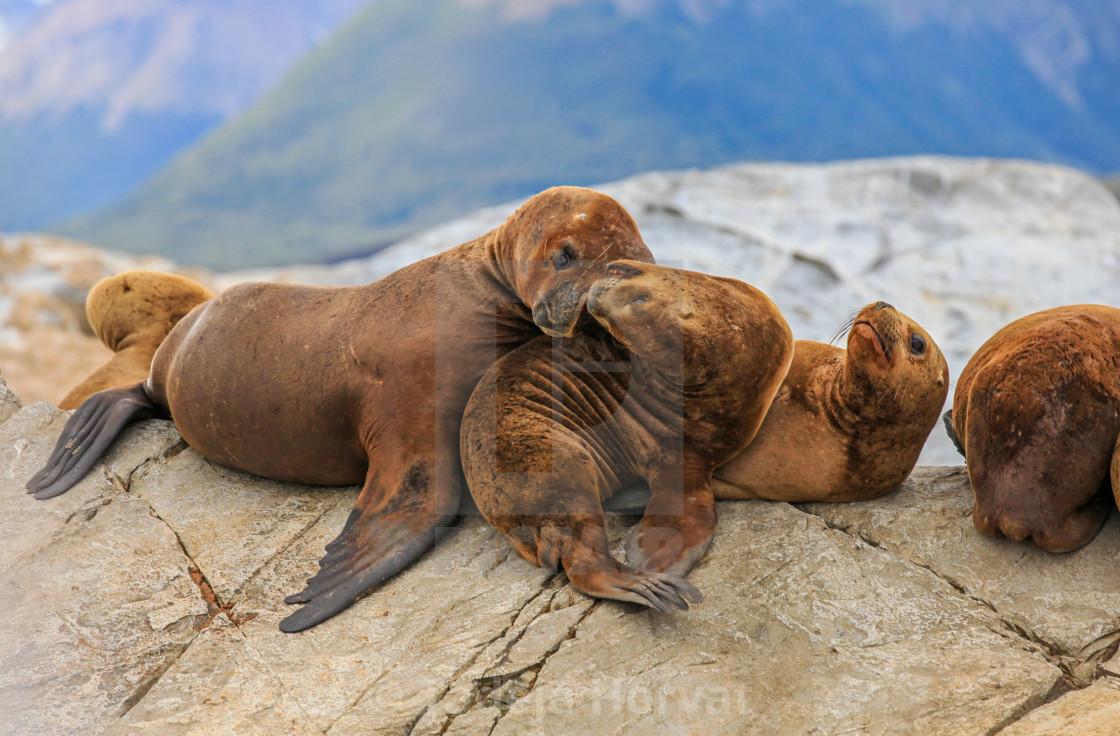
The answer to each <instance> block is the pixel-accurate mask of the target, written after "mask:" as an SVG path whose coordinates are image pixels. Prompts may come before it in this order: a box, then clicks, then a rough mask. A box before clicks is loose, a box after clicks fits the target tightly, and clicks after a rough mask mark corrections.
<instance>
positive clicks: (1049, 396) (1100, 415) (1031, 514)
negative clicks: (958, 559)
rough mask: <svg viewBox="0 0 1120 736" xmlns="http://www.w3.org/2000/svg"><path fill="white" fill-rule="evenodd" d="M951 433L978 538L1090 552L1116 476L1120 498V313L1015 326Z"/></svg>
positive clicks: (973, 377) (988, 353) (975, 377)
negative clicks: (970, 493)
mask: <svg viewBox="0 0 1120 736" xmlns="http://www.w3.org/2000/svg"><path fill="white" fill-rule="evenodd" d="M945 424H946V428H947V429H948V431H949V436H950V437H951V438H952V439H953V441H954V442H955V443H956V444H957V448H958V449H960V450H961V453H962V454H963V455H964V456H965V463H966V465H967V467H968V477H969V480H970V481H971V482H972V489H973V491H974V492H975V494H976V505H975V507H974V508H973V512H972V522H973V524H974V525H975V526H976V528H977V529H979V530H980V531H982V532H984V533H985V534H992V535H999V534H1003V535H1005V536H1007V537H1010V538H1011V539H1015V540H1023V539H1027V538H1028V537H1029V538H1030V540H1031V541H1032V542H1033V543H1034V545H1035V546H1036V547H1040V548H1042V549H1045V550H1049V551H1051V552H1068V551H1070V550H1074V549H1077V548H1078V547H1081V546H1082V545H1084V544H1085V543H1087V542H1088V541H1089V540H1091V539H1092V538H1093V537H1094V536H1096V534H1097V532H1098V531H1099V530H1100V528H1101V526H1102V525H1103V524H1104V522H1105V520H1106V519H1107V518H1108V514H1109V511H1110V510H1111V508H1112V502H1111V501H1110V500H1109V499H1108V498H1107V496H1104V495H1103V494H1102V493H1101V492H1107V491H1108V489H1109V475H1110V473H1111V487H1112V491H1113V492H1114V493H1120V447H1118V444H1117V440H1118V437H1120V309H1115V308H1113V307H1105V306H1099V305H1084V304H1083V305H1078V306H1069V307H1058V308H1056V309H1048V310H1046V311H1043V312H1037V313H1035V314H1032V315H1029V316H1027V317H1023V318H1022V319H1018V320H1015V321H1014V322H1012V323H1011V324H1009V325H1007V326H1006V327H1004V328H1003V329H1001V330H1000V331H999V332H997V333H996V334H995V335H993V336H992V337H991V338H990V339H989V340H988V341H987V342H986V343H984V344H983V345H982V346H981V347H980V349H979V350H977V351H976V354H975V355H973V356H972V358H971V359H970V360H969V361H968V365H966V366H965V368H964V371H962V372H961V377H960V381H959V382H958V383H957V389H956V393H955V394H954V397H953V409H952V411H950V412H947V413H946V415H945ZM1110 468H1111V469H1110Z"/></svg>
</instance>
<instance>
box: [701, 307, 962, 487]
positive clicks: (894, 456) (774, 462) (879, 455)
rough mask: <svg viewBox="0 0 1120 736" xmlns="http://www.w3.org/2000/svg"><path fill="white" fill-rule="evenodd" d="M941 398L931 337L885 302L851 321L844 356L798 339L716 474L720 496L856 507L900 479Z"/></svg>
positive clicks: (942, 381) (943, 367)
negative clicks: (744, 437)
mask: <svg viewBox="0 0 1120 736" xmlns="http://www.w3.org/2000/svg"><path fill="white" fill-rule="evenodd" d="M948 392H949V368H948V365H947V364H946V362H945V357H944V356H943V355H942V354H941V350H940V349H938V347H937V344H936V343H935V342H934V341H933V338H931V337H930V336H929V333H927V332H926V331H925V330H924V329H922V327H921V326H920V325H918V323H917V322H915V321H914V320H912V319H910V318H909V317H907V316H906V315H905V314H903V313H902V312H899V311H898V310H896V309H895V308H894V307H892V306H891V305H890V304H887V303H886V302H876V303H874V304H869V305H867V306H866V307H864V308H863V309H861V310H860V311H859V313H858V314H856V315H855V316H854V317H853V318H852V322H851V327H850V329H849V331H848V342H847V349H841V348H839V347H836V346H834V345H826V344H824V343H819V342H812V341H810V340H798V341H797V342H795V343H794V353H793V364H792V365H791V366H790V369H789V373H788V375H787V376H786V379H785V381H784V382H783V383H782V387H781V389H780V390H779V391H778V395H777V396H776V397H775V398H774V402H773V403H772V404H771V405H770V410H769V411H768V412H767V414H766V420H765V421H764V422H763V423H762V427H761V428H760V429H759V430H758V434H757V435H756V436H755V438H754V440H753V441H752V442H751V444H750V445H749V446H747V448H746V449H745V450H743V451H742V452H740V453H739V454H738V455H736V456H735V457H734V458H732V459H731V460H729V461H728V462H727V463H725V464H724V465H722V466H720V467H719V468H717V469H716V471H715V481H714V485H715V493H716V498H718V499H746V498H765V499H770V500H774V501H862V500H865V499H868V498H875V497H877V496H881V495H883V494H884V493H888V492H890V491H892V490H894V489H895V488H898V486H899V484H901V483H902V481H903V480H905V479H906V476H908V475H909V474H910V471H911V470H913V469H914V464H915V463H917V462H918V456H919V455H920V454H921V452H922V446H923V445H924V444H925V441H926V438H928V437H929V434H930V432H931V431H932V430H933V428H934V426H935V425H936V424H937V418H938V416H940V414H941V409H942V407H943V406H944V404H945V397H946V395H947V394H948Z"/></svg>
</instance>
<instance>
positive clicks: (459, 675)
mask: <svg viewBox="0 0 1120 736" xmlns="http://www.w3.org/2000/svg"><path fill="white" fill-rule="evenodd" d="M555 578H556V575H550V576H549V577H548V578H547V579H545V581H544V582H543V583H542V584H541V588H540V590H538V591H537V592H536V593H535V594H533V596H532V597H531V598H529V599H528V600H527V601H525V603H524V604H523V605H522V606H521V607H520V608H518V609H517V611H516V612H515V613H514V614H513V615H512V616H511V617H510V622H509V625H508V626H506V627H505V628H504V629H502V630H501V632H499V633H498V634H497V635H496V636H494V637H493V638H492V639H490V640H489V641H487V642H486V643H484V644H483V645H482V646H480V647H478V649H477V651H476V652H475V654H474V656H472V657H471V658H470V659H469V660H468V661H467V662H466V663H465V664H464V665H463V666H462V667H460V668H459V669H458V671H456V672H455V674H454V675H452V677H451V678H450V679H449V680H448V683H447V687H445V688H444V689H443V692H441V693H440V694H439V696H438V697H437V698H436V699H435V700H434V701H433V702H432V703H431V704H430V705H427V706H425V707H424V708H423V709H422V710H421V711H420V713H419V714H417V716H416V718H414V719H413V721H412V722H411V723H410V724H409V725H408V728H407V730H406V733H412V732H414V731H415V730H416V727H417V725H418V724H419V723H420V722H421V720H423V718H424V716H425V715H427V714H428V712H429V711H430V710H432V709H433V708H436V707H438V706H439V704H440V703H442V702H443V701H444V699H445V698H446V697H447V694H448V693H450V692H451V691H452V689H453V688H454V687H455V685H456V683H457V682H458V681H459V680H460V679H461V678H462V677H463V675H464V674H465V673H466V672H468V671H470V669H471V668H472V667H473V666H474V664H475V662H477V661H478V659H479V657H481V656H482V655H483V654H484V653H485V652H486V651H487V650H489V649H490V647H491V646H493V645H494V644H495V643H497V642H498V641H501V640H502V639H503V638H504V637H505V636H506V635H507V634H508V633H509V631H510V630H511V629H512V628H513V627H514V626H516V625H517V620H518V619H519V618H521V614H522V613H523V612H524V611H525V610H526V609H527V608H529V607H530V606H532V605H533V603H534V601H536V600H538V599H539V598H540V597H541V596H543V595H548V593H549V587H548V586H549V585H550V584H551V583H552V581H553V580H554V579H555ZM555 595H556V591H552V596H555ZM552 596H550V597H549V600H551V599H552ZM544 610H546V611H547V610H548V609H547V606H546V607H545V609H544ZM539 615H540V614H539V613H538V614H536V615H534V616H533V618H532V619H530V621H529V622H528V623H526V624H525V628H526V629H527V628H528V626H529V624H530V623H532V622H533V621H535V620H536V619H537V618H538V617H539ZM520 633H521V635H524V631H522V632H520ZM507 652H508V650H507ZM488 669H489V668H488ZM468 708H469V706H468ZM464 712H465V711H464ZM453 719H454V715H452V717H451V718H450V719H448V721H447V722H446V723H445V724H444V725H443V727H442V728H441V729H440V730H439V732H438V733H441V734H442V733H444V732H445V731H446V730H447V728H448V727H449V725H450V723H451V720H453ZM328 730H330V729H328Z"/></svg>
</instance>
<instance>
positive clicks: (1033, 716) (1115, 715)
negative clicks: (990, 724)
mask: <svg viewBox="0 0 1120 736" xmlns="http://www.w3.org/2000/svg"><path fill="white" fill-rule="evenodd" d="M1118 732H1120V680H1114V679H1112V678H1107V679H1104V680H1098V681H1097V682H1094V683H1093V684H1092V685H1091V686H1090V687H1087V688H1085V689H1084V690H1076V691H1074V692H1072V693H1067V694H1065V695H1063V696H1062V697H1060V698H1058V699H1057V700H1055V701H1054V702H1053V703H1049V704H1048V705H1045V706H1043V707H1041V708H1038V709H1037V710H1034V711H1032V712H1031V713H1028V714H1027V715H1026V716H1024V717H1023V718H1022V719H1021V720H1019V721H1016V722H1015V723H1013V724H1011V725H1010V726H1008V727H1007V728H1005V729H1003V730H1002V731H1000V732H999V736H1116V734H1117V733H1118Z"/></svg>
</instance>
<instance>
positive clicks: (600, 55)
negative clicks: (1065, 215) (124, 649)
mask: <svg viewBox="0 0 1120 736" xmlns="http://www.w3.org/2000/svg"><path fill="white" fill-rule="evenodd" d="M914 152H939V153H951V154H961V155H989V156H1000V157H1022V158H1031V159H1039V160H1045V161H1056V162H1062V163H1066V164H1072V165H1075V166H1078V167H1081V168H1084V169H1088V170H1091V171H1104V170H1113V169H1116V168H1120V4H1118V3H1116V2H1114V0H1085V2H1079V3H1073V2H1064V1H1062V0H1035V1H1034V2H1031V3H1027V4H1024V3H1021V2H1018V1H1017V0H988V1H987V2H985V3H983V4H979V3H974V2H972V1H971V0H916V1H915V2H910V3H905V4H902V3H895V2H893V0H533V1H530V0H505V1H504V2H493V1H488V0H426V1H425V2H423V3H418V2H412V1H411V0H381V1H379V2H377V3H376V4H374V5H372V6H369V7H367V8H366V9H365V10H363V11H362V12H361V13H360V14H358V15H357V16H355V17H354V19H353V20H351V21H350V22H349V23H348V24H347V25H346V26H345V27H344V28H343V29H341V30H340V32H339V33H338V34H337V35H336V36H335V37H334V38H333V39H332V40H331V41H330V43H328V44H326V45H325V46H323V47H321V48H319V49H318V50H317V51H316V52H315V53H313V54H311V55H310V56H309V57H308V58H306V59H305V60H304V61H303V62H302V63H301V64H299V65H298V66H297V68H296V69H295V70H294V71H293V73H292V74H290V75H289V76H288V77H287V78H286V79H285V81H284V83H283V84H282V85H281V86H280V87H279V88H278V89H276V90H275V91H273V92H272V93H271V94H269V95H267V96H266V97H265V98H263V99H262V100H261V101H260V102H259V103H258V104H257V105H255V106H254V107H253V108H252V109H251V110H249V111H248V112H246V113H245V114H244V115H243V116H241V117H240V118H239V119H237V120H236V121H234V122H233V123H232V124H230V125H228V126H225V127H224V128H223V129H222V130H220V131H218V132H216V133H215V134H214V135H212V136H210V137H208V138H207V139H206V140H205V141H204V142H202V143H201V144H200V145H198V146H197V147H195V148H193V149H192V150H190V151H189V152H187V153H186V154H184V155H183V156H182V157H180V158H179V159H178V160H176V161H175V162H174V163H173V164H172V165H171V166H170V167H169V168H168V169H166V170H165V171H163V172H161V173H160V174H159V175H158V176H156V177H155V178H154V179H153V180H152V181H151V182H149V183H147V184H146V185H145V186H144V187H142V188H141V189H140V190H139V191H138V192H137V193H136V194H135V195H134V196H131V197H129V198H128V199H126V200H125V201H123V202H121V203H119V204H117V205H115V206H113V207H112V208H110V209H109V210H107V211H105V212H102V213H99V214H97V215H95V216H94V217H91V218H88V219H84V220H81V221H78V222H75V223H72V224H71V226H69V227H68V228H66V232H68V233H69V234H72V235H75V236H78V237H81V238H83V239H89V240H92V241H94V242H97V243H100V244H102V245H105V246H111V247H116V248H123V249H126V250H136V251H151V250H154V251H157V252H160V253H165V254H169V253H174V254H175V255H176V257H178V258H181V259H184V260H187V261H190V262H195V263H200V264H205V265H209V266H211V267H216V268H230V267H244V266H249V265H253V264H263V263H288V262H298V261H308V260H322V261H329V260H332V259H338V258H340V257H344V256H347V255H352V254H356V253H363V252H373V251H375V250H376V249H377V248H378V247H379V246H380V245H381V244H383V243H386V242H389V241H392V240H394V239H396V238H398V237H400V236H402V235H404V234H406V233H408V232H410V231H413V230H415V229H416V228H418V227H420V226H423V225H429V224H432V223H435V222H439V221H442V220H446V219H448V218H450V217H453V216H456V215H458V214H461V213H464V212H467V211H470V210H471V209H473V208H476V207H479V206H484V205H488V204H493V203H496V202H500V201H504V200H508V199H512V198H518V197H523V196H527V195H529V194H532V193H534V192H536V191H538V190H540V189H542V188H544V187H546V186H548V185H551V184H557V183H577V184H578V183H582V184H590V183H594V182H598V181H606V180H610V179H613V178H618V177H621V176H626V175H630V174H634V173H637V172H641V171H648V170H655V169H664V168H683V167H690V166H709V165H714V164H719V163H723V162H728V161H737V160H745V159H781V160H790V161H815V160H830V159H837V158H851V157H868V156H882V155H893V154H906V153H914Z"/></svg>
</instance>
